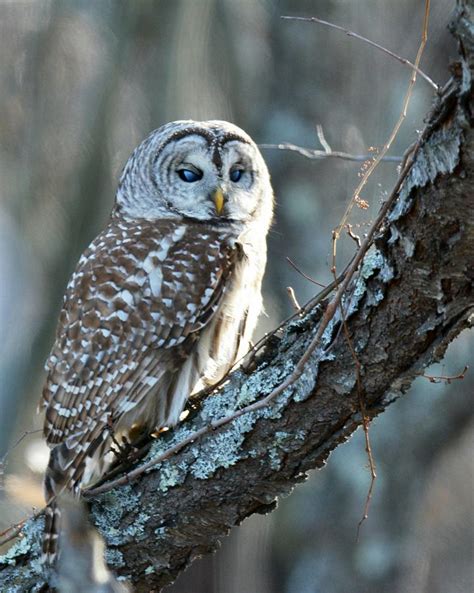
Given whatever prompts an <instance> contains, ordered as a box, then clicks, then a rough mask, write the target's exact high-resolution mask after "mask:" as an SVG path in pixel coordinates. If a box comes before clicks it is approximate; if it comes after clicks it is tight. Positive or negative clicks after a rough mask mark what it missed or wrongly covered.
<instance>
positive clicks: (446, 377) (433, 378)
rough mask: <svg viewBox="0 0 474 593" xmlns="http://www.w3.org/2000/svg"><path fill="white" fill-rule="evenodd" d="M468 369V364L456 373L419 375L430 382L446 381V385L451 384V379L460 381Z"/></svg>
mask: <svg viewBox="0 0 474 593" xmlns="http://www.w3.org/2000/svg"><path fill="white" fill-rule="evenodd" d="M468 370H469V366H468V365H466V366H465V367H464V369H463V370H462V371H461V372H460V373H458V374H457V375H425V374H420V377H423V378H424V379H428V381H429V382H430V383H446V385H451V383H452V382H453V381H462V380H463V379H464V378H465V376H466V373H467V371H468Z"/></svg>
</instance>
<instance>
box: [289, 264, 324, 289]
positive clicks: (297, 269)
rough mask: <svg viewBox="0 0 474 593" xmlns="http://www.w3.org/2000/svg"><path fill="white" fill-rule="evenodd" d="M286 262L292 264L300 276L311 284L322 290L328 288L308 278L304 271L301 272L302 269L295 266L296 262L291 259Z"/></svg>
mask: <svg viewBox="0 0 474 593" xmlns="http://www.w3.org/2000/svg"><path fill="white" fill-rule="evenodd" d="M286 261H287V262H288V263H289V264H290V266H291V267H292V268H293V269H295V270H296V271H297V272H298V274H301V276H303V278H305V279H306V280H308V281H309V282H311V283H312V284H316V286H321V287H322V288H326V287H325V285H324V284H321V282H317V281H316V280H314V279H313V278H311V276H308V274H305V273H304V272H303V270H301V269H300V268H298V266H297V265H296V264H295V262H294V261H293V260H292V259H290V258H289V257H287V258H286Z"/></svg>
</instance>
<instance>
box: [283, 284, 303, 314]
mask: <svg viewBox="0 0 474 593" xmlns="http://www.w3.org/2000/svg"><path fill="white" fill-rule="evenodd" d="M286 292H287V293H288V296H289V297H290V301H291V304H292V305H293V308H294V310H295V311H296V313H298V314H300V315H301V306H300V304H299V303H298V299H297V298H296V294H295V291H294V290H293V287H292V286H287V287H286Z"/></svg>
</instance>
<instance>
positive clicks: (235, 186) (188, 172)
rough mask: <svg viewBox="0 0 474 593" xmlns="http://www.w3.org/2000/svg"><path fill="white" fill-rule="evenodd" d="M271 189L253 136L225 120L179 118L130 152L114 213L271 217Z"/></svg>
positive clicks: (242, 219)
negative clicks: (198, 120) (202, 120)
mask: <svg viewBox="0 0 474 593" xmlns="http://www.w3.org/2000/svg"><path fill="white" fill-rule="evenodd" d="M272 204H273V193H272V188H271V185H270V177H269V174H268V170H267V167H266V165H265V162H264V160H263V158H262V155H261V154H260V151H259V150H258V148H257V146H256V144H255V143H254V142H253V140H252V139H251V138H250V137H249V136H248V135H247V134H246V133H245V132H244V131H243V130H241V129H240V128H238V127H237V126H234V125H233V124H230V123H228V122H225V121H217V120H216V121H204V122H196V121H191V120H188V121H175V122H171V123H169V124H166V125H165V126H163V127H161V128H159V129H158V130H155V131H154V132H152V133H151V134H150V135H149V136H148V137H147V138H145V140H144V141H143V142H142V143H141V144H140V145H139V146H138V147H137V148H136V149H135V151H134V152H133V154H132V155H131V157H130V158H129V160H128V162H127V164H126V166H125V168H124V171H123V173H122V176H121V178H120V184H119V188H118V191H117V197H116V206H115V210H114V213H115V214H119V215H120V216H125V217H127V218H131V219H136V218H146V219H149V220H154V219H160V218H180V219H182V218H184V219H191V220H195V221H202V222H210V223H215V224H234V223H242V224H244V225H245V224H247V223H250V222H252V221H254V220H265V221H267V222H268V224H269V223H270V219H271V212H272Z"/></svg>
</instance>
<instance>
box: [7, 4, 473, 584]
mask: <svg viewBox="0 0 474 593" xmlns="http://www.w3.org/2000/svg"><path fill="white" fill-rule="evenodd" d="M472 11H473V4H472V1H469V2H468V1H467V0H462V1H461V0H459V2H458V9H457V13H456V20H455V24H454V25H453V29H454V31H455V33H456V35H457V37H458V39H459V40H460V44H461V51H460V56H461V59H462V62H461V67H459V68H457V69H455V71H456V73H457V74H456V75H455V77H454V78H453V79H452V80H451V81H450V83H449V84H448V85H447V86H446V87H445V89H444V91H443V93H442V95H441V98H440V99H439V101H438V103H437V105H436V106H435V108H434V109H433V111H432V113H431V114H430V115H429V116H428V128H427V131H426V137H425V139H424V141H423V144H422V146H421V148H420V149H419V151H418V153H417V154H416V157H415V159H414V163H413V165H412V167H411V169H410V171H409V174H408V176H407V178H406V180H405V182H404V183H403V185H402V187H401V189H400V191H399V192H398V198H397V201H396V202H395V203H394V205H393V206H392V208H391V210H390V211H389V213H388V214H387V217H386V219H385V225H384V228H383V229H382V230H381V231H380V232H379V234H378V235H377V237H376V239H375V242H374V245H373V247H372V249H371V251H370V252H369V253H368V254H367V255H366V257H365V259H364V261H363V262H362V265H361V267H360V274H359V275H358V277H357V279H356V280H355V281H354V282H353V284H352V286H351V287H350V288H349V291H348V293H347V294H349V295H351V296H350V297H348V298H346V300H345V302H344V311H345V318H346V320H347V331H348V334H349V335H350V338H351V344H352V345H353V347H354V350H355V352H356V355H357V359H358V361H359V362H360V365H361V366H360V376H361V382H362V389H363V396H364V400H365V405H366V413H367V414H368V416H369V417H373V416H375V415H377V414H379V413H381V412H382V411H383V410H384V409H385V408H386V407H387V406H388V405H389V404H390V403H391V402H392V401H393V400H394V399H396V398H398V397H400V396H401V395H402V394H403V393H404V392H405V391H406V390H407V389H408V388H409V386H410V384H411V382H412V380H413V379H414V378H415V377H416V376H419V375H420V374H421V373H423V369H424V368H425V367H426V366H427V365H428V364H430V363H432V362H433V361H436V360H440V359H441V358H442V356H443V354H444V352H445V350H446V347H447V345H448V344H449V342H450V341H451V340H452V339H453V338H454V337H455V336H457V335H458V334H459V333H460V332H461V331H462V330H463V329H465V328H467V327H469V325H470V324H472V320H473V319H474V289H473V268H472V262H473V261H474V217H473V216H472V212H474V134H473V131H472V110H473V95H472V91H473V85H472V79H471V76H472V64H473V63H474V40H473V30H474V25H473V22H472V18H471V15H472ZM324 312H325V308H324V305H323V306H320V307H318V308H314V309H313V310H311V311H310V312H309V313H308V314H306V315H305V317H303V318H299V319H297V320H295V321H293V322H291V323H289V324H287V326H286V327H285V329H284V332H283V334H282V336H281V338H280V339H273V340H272V341H271V342H270V343H269V344H267V346H266V349H265V350H264V351H263V353H262V354H261V355H260V357H259V358H258V359H257V361H256V368H255V369H254V370H253V371H252V373H251V374H248V375H246V374H245V373H243V372H242V371H238V372H236V373H234V374H233V376H232V378H231V380H230V381H229V383H228V384H227V385H225V386H224V387H223V389H222V390H221V391H220V393H219V394H218V395H213V396H210V397H208V398H207V399H206V400H205V401H204V403H203V405H202V408H201V410H200V411H199V412H198V413H196V414H195V415H194V416H193V417H192V418H191V419H190V420H189V421H188V422H186V423H184V424H182V425H181V426H180V427H178V429H177V430H175V431H173V432H170V433H169V434H167V435H166V436H164V437H163V438H161V439H159V441H158V442H157V443H156V444H155V445H154V446H153V448H152V451H150V456H156V455H158V454H159V453H160V452H161V451H165V450H166V449H169V447H171V446H173V445H175V444H177V443H179V442H181V441H182V440H184V439H185V438H186V436H187V435H189V434H190V432H191V431H196V430H200V429H205V428H206V427H207V426H208V425H209V424H210V423H216V422H217V423H218V422H219V419H221V418H224V417H226V416H228V415H229V414H230V413H233V412H235V411H236V410H238V409H241V408H243V407H244V406H247V405H249V404H251V403H252V402H254V401H258V400H261V399H262V398H264V397H265V396H266V395H268V394H269V393H271V392H272V391H273V390H274V389H275V388H277V387H278V386H279V385H281V384H282V382H283V381H285V379H286V378H287V377H288V376H290V374H291V373H292V372H294V369H295V366H296V364H297V362H298V361H299V360H301V357H302V354H303V352H305V351H307V348H308V345H309V344H310V343H311V341H312V340H313V339H314V336H315V335H316V334H317V332H318V324H319V322H320V320H321V318H322V316H323V315H324ZM341 322H342V319H341V316H340V314H336V316H335V317H334V319H333V320H332V322H331V323H330V325H329V326H328V328H327V329H326V331H325V332H324V335H323V336H322V343H321V344H320V346H319V347H318V348H317V349H316V351H315V352H314V354H313V355H312V357H311V360H310V361H309V362H308V364H307V365H306V366H305V369H304V372H303V373H302V375H301V376H300V378H299V379H298V380H297V381H296V382H295V383H293V384H292V385H291V386H290V387H288V389H286V390H284V391H283V392H282V393H280V395H279V396H278V397H277V398H276V399H275V400H274V401H273V402H272V403H271V405H270V406H267V407H265V408H260V409H256V410H255V411H254V412H251V413H249V414H246V415H242V416H240V417H238V418H236V419H235V420H234V421H233V422H232V423H230V424H228V425H226V426H224V427H222V428H220V429H219V430H216V431H213V432H212V433H210V434H206V435H205V436H204V438H203V439H201V440H199V441H196V442H194V443H192V444H190V445H188V446H187V447H185V448H184V449H182V450H180V451H179V452H178V453H177V454H176V455H175V456H174V457H173V458H172V459H168V460H166V461H164V462H163V463H162V464H160V465H159V466H158V467H156V468H153V469H150V470H149V471H148V472H147V473H145V474H142V475H141V476H140V477H139V479H138V480H137V481H136V482H134V483H133V484H131V485H127V486H122V487H120V488H117V489H115V490H113V491H111V492H107V493H106V494H103V495H101V496H99V497H97V498H96V499H94V500H93V501H91V511H92V517H93V520H94V522H95V523H96V525H97V526H98V527H99V529H100V530H101V532H102V533H103V536H104V538H105V540H106V542H107V545H108V551H107V560H108V562H109V565H110V566H111V568H112V569H113V570H114V571H116V572H117V573H119V574H120V575H122V576H124V577H127V578H130V579H131V581H132V582H133V584H134V586H135V588H136V591H139V592H147V593H149V592H150V591H159V590H160V589H161V588H162V587H163V586H164V585H166V584H168V583H169V582H171V581H172V580H173V579H174V578H175V577H176V575H177V574H179V572H181V571H182V570H184V569H185V568H186V566H187V565H189V563H190V562H192V561H193V560H194V559H195V558H196V557H198V556H200V555H202V554H205V553H208V552H211V551H212V550H214V549H215V547H216V545H217V541H218V538H219V537H221V536H222V535H224V534H226V533H227V532H228V531H229V529H230V528H231V527H232V526H233V525H236V524H238V523H239V522H241V521H242V520H243V519H245V517H247V516H248V515H250V514H252V513H255V512H268V511H270V510H272V509H273V508H274V506H275V501H276V498H277V497H278V496H280V495H282V494H286V493H288V492H289V491H291V489H292V488H293V487H294V485H295V484H296V483H298V482H301V481H302V480H304V479H305V477H306V472H307V471H308V470H310V469H313V468H315V467H321V466H322V465H324V463H325V461H326V459H327V457H328V455H329V453H330V452H331V451H332V450H333V449H334V448H335V447H336V446H337V445H338V444H340V443H341V442H343V441H344V440H346V439H347V438H348V437H349V436H350V434H351V433H352V432H353V431H354V430H355V429H356V428H357V427H358V426H359V425H360V424H361V422H362V418H361V415H360V412H359V397H358V396H359V394H358V389H357V381H356V378H357V375H356V369H355V365H354V361H353V356H352V353H351V349H350V347H349V346H348V343H347V340H345V339H344V335H343V334H342V332H341V331H340V327H341ZM341 334H342V335H341ZM41 528H42V520H41V519H38V520H36V521H33V522H30V523H29V524H28V525H27V527H26V528H25V530H24V537H23V539H21V540H20V541H19V542H18V543H17V544H16V545H15V547H14V548H12V550H11V551H10V552H9V553H8V554H7V556H5V557H3V558H2V559H0V589H1V590H2V591H6V592H12V593H13V592H16V591H18V592H20V591H22V592H27V591H28V592H30V591H31V592H33V591H40V590H41V591H47V589H46V588H45V587H44V586H43V585H44V579H45V575H44V574H43V572H42V571H43V569H42V567H41V566H40V564H39V562H38V553H39V541H38V540H39V534H40V531H41Z"/></svg>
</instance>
